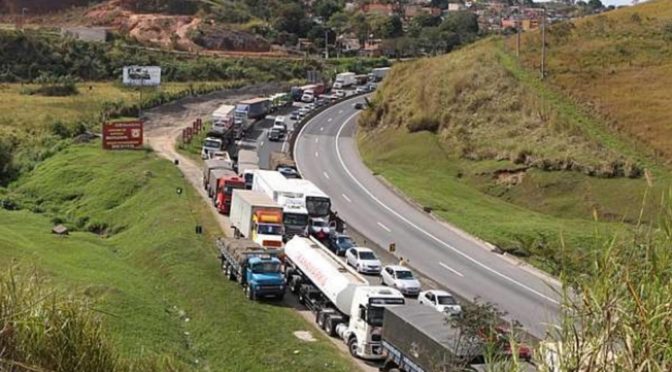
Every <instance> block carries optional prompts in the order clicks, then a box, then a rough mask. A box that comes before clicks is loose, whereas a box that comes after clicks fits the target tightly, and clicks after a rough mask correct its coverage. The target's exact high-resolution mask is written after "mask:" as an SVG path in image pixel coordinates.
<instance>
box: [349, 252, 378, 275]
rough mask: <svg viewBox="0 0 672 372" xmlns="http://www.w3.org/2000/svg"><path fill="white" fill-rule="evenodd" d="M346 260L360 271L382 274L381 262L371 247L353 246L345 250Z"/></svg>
mask: <svg viewBox="0 0 672 372" xmlns="http://www.w3.org/2000/svg"><path fill="white" fill-rule="evenodd" d="M345 262H346V263H347V264H348V265H350V266H352V267H354V268H355V269H357V271H358V272H360V273H365V274H380V270H381V267H382V265H381V263H380V260H378V257H376V254H375V253H373V251H372V250H371V249H369V248H364V247H353V248H350V249H348V250H347V251H346V252H345Z"/></svg>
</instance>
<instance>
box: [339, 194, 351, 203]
mask: <svg viewBox="0 0 672 372" xmlns="http://www.w3.org/2000/svg"><path fill="white" fill-rule="evenodd" d="M341 195H342V196H343V199H345V200H347V201H348V203H352V200H350V198H348V196H347V195H345V194H341Z"/></svg>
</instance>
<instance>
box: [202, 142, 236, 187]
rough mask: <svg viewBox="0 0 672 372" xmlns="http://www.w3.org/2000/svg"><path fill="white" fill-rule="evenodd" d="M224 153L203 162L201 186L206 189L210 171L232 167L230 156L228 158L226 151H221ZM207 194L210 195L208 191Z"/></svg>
mask: <svg viewBox="0 0 672 372" xmlns="http://www.w3.org/2000/svg"><path fill="white" fill-rule="evenodd" d="M223 154H226V155H224V156H223V157H217V158H213V159H207V160H205V161H204V164H203V188H204V189H206V190H207V189H208V185H209V184H210V175H211V172H212V171H213V170H215V169H233V162H232V161H231V158H229V154H228V153H226V152H225V153H223ZM208 195H209V196H212V194H211V193H208Z"/></svg>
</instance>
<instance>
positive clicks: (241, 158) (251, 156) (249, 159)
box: [237, 150, 259, 190]
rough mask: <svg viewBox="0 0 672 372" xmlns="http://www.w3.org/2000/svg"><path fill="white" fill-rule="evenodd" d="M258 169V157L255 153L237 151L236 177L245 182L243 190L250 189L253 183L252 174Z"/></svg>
mask: <svg viewBox="0 0 672 372" xmlns="http://www.w3.org/2000/svg"><path fill="white" fill-rule="evenodd" d="M257 169H259V156H258V155H257V152H256V151H252V150H239V151H238V168H237V171H238V175H239V176H240V177H242V178H243V179H244V180H245V188H246V189H247V190H251V189H252V182H253V181H254V172H255V171H256V170H257Z"/></svg>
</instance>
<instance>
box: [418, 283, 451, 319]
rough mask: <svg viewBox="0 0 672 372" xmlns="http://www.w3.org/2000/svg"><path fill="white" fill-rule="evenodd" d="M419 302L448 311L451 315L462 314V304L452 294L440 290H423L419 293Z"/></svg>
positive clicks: (441, 310)
mask: <svg viewBox="0 0 672 372" xmlns="http://www.w3.org/2000/svg"><path fill="white" fill-rule="evenodd" d="M418 303H420V304H421V305H427V306H431V307H433V308H435V309H436V311H440V312H442V313H444V312H445V313H447V314H450V315H460V314H462V306H460V304H459V303H457V300H456V299H455V297H453V295H452V294H450V293H448V292H446V291H443V290H439V289H431V290H429V291H423V292H420V293H419V294H418Z"/></svg>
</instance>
